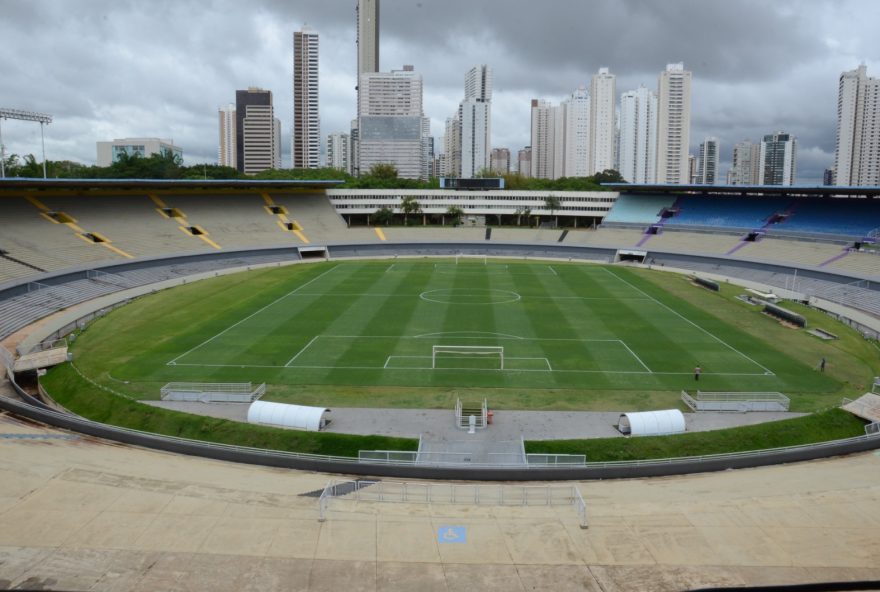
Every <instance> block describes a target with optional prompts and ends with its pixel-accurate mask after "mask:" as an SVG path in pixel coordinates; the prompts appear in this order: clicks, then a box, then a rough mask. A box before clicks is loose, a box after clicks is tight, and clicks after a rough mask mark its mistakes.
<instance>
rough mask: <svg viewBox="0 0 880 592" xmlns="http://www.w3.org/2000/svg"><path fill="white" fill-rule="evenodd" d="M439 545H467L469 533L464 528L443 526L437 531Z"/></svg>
mask: <svg viewBox="0 0 880 592" xmlns="http://www.w3.org/2000/svg"><path fill="white" fill-rule="evenodd" d="M437 542H438V543H465V542H467V531H466V529H465V527H464V526H441V527H440V528H438V529H437Z"/></svg>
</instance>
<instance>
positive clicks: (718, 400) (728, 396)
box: [681, 391, 791, 412]
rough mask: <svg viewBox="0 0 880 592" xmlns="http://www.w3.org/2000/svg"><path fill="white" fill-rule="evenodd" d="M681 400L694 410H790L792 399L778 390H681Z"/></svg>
mask: <svg viewBox="0 0 880 592" xmlns="http://www.w3.org/2000/svg"><path fill="white" fill-rule="evenodd" d="M681 400H682V401H684V403H685V404H686V405H687V406H688V407H690V408H691V409H693V410H694V411H740V412H745V411H788V409H789V406H790V404H791V400H790V399H789V398H788V397H786V396H785V395H783V394H782V393H778V392H761V393H735V392H703V391H697V394H696V396H693V395H691V394H690V393H688V392H687V391H681Z"/></svg>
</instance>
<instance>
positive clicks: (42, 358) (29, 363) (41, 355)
mask: <svg viewBox="0 0 880 592" xmlns="http://www.w3.org/2000/svg"><path fill="white" fill-rule="evenodd" d="M66 361H67V346H66V345H65V346H64V347H55V348H52V349H47V350H45V351H40V352H34V353H31V354H26V355H24V356H21V357H20V358H18V359H17V360H15V365H14V366H13V369H14V370H15V371H16V372H25V371H27V370H36V369H38V368H49V367H50V366H57V365H58V364H63V363H64V362H66Z"/></svg>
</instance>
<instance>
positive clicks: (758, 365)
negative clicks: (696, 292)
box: [602, 267, 775, 376]
mask: <svg viewBox="0 0 880 592" xmlns="http://www.w3.org/2000/svg"><path fill="white" fill-rule="evenodd" d="M602 269H603V270H604V271H605V272H607V273H608V274H610V275H612V276H613V277H615V278H617V279H618V280H619V281H621V282H623V283H624V284H626V285H627V286H629V287H630V288H632V289H633V290H635V291H636V292H639V293H640V294H643V295H644V296H645V297H646V298H648V299H650V300H653V301H654V302H656V303H657V304H659V305H660V306H662V307H663V308H665V309H666V310H668V311H669V312H671V313H672V314H674V315H675V316H677V317H678V318H680V319H681V320H683V321H685V322H686V323H688V324H690V325H692V326H694V327H696V328H697V329H699V330H700V331H702V332H703V333H705V334H706V335H708V336H709V337H711V338H712V339H714V340H715V341H717V342H718V343H720V344H722V345H724V346H725V347H727V348H728V349H730V350H731V351H733V352H736V353H738V354H739V355H741V356H742V357H744V358H745V359H747V360H748V361H749V362H751V363H752V364H754V365H755V366H757V367H758V368H761V369H762V370H764V373H765V374H769V375H773V376H775V374H774V372H773V371H772V370H770V369H769V368H767V367H766V366H763V365H762V364H759V363H758V362H756V361H755V360H753V359H752V358H750V357H749V356H747V355H746V354H744V353H742V352H741V351H739V350H738V349H736V348H735V347H733V346H732V345H730V344H729V343H727V342H726V341H724V340H723V339H721V338H720V337H717V336H716V335H714V334H712V333H710V332H709V331H707V330H706V329H704V328H702V327H701V326H699V325H698V324H696V323H695V322H693V321H692V320H690V319H688V318H687V317H685V316H684V315H682V314H680V313H678V312H676V311H674V310H672V309H671V308H669V307H668V306H666V305H665V304H663V303H662V302H660V301H659V300H657V299H656V298H654V297H653V296H651V295H650V294H648V293H647V292H645V291H644V290H641V289H639V288H637V287H636V286H634V285H632V284H631V283H629V282H628V281H626V280H625V279H623V278H622V277H620V276H619V275H617V274H616V273H613V272H611V271H610V270H608V269H607V268H605V267H603V268H602ZM627 349H628V348H627Z"/></svg>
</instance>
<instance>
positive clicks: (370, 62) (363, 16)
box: [355, 0, 379, 79]
mask: <svg viewBox="0 0 880 592" xmlns="http://www.w3.org/2000/svg"><path fill="white" fill-rule="evenodd" d="M355 10H356V11H357V54H358V55H357V57H358V61H357V68H358V78H359V79H360V75H361V74H367V73H370V72H378V71H379V0H358V3H357V8H356V9H355Z"/></svg>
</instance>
